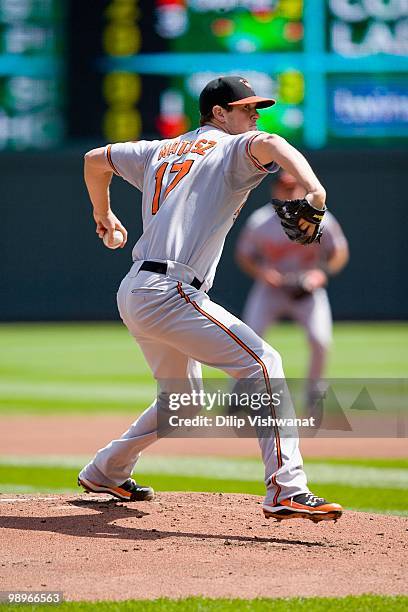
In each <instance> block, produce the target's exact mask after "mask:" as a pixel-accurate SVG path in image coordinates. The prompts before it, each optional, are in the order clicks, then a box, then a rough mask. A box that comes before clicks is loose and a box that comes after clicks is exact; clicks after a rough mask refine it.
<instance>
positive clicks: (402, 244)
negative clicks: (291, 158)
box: [0, 151, 408, 321]
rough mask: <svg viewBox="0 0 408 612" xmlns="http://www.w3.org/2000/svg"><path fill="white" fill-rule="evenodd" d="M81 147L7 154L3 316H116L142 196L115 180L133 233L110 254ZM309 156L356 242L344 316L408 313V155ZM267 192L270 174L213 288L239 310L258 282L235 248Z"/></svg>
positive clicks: (339, 292) (339, 295) (0, 243)
mask: <svg viewBox="0 0 408 612" xmlns="http://www.w3.org/2000/svg"><path fill="white" fill-rule="evenodd" d="M82 153H83V152H82V151H76V152H61V153H43V154H38V153H36V154H21V153H20V154H5V153H3V154H1V155H0V163H1V170H0V198H1V201H0V206H1V220H2V223H1V240H0V253H1V281H0V287H1V305H0V320H2V321H23V320H70V319H74V320H89V319H116V318H117V312H116V303H115V292H116V288H117V286H118V284H119V281H120V279H121V278H122V276H123V275H124V274H125V273H126V271H127V269H128V268H129V266H130V261H131V246H132V244H133V243H134V242H135V241H136V239H137V237H138V236H139V234H140V231H141V219H140V211H139V202H140V195H139V193H138V192H137V191H136V190H135V189H133V188H131V187H130V186H129V185H127V184H126V183H125V182H124V181H122V180H121V179H117V178H115V179H114V181H113V188H112V201H113V208H114V210H115V211H116V212H117V214H118V216H119V217H120V218H121V219H122V221H123V223H124V224H125V225H126V226H127V228H128V230H129V246H128V247H127V248H126V250H122V251H120V252H118V251H109V250H108V249H106V248H105V247H104V246H103V245H102V243H101V241H100V240H99V239H97V237H96V235H95V230H94V224H93V219H92V217H91V207H90V205H89V203H88V200H87V195H86V191H85V188H84V185H83V180H82ZM306 155H307V157H308V159H309V160H310V162H311V164H312V166H313V167H314V168H315V170H316V172H317V174H318V175H319V177H320V178H321V180H322V182H323V184H324V185H325V187H326V189H327V193H328V206H329V207H330V209H331V210H332V211H333V212H334V213H335V215H336V216H337V218H338V219H339V220H340V221H341V223H342V225H343V227H344V229H345V232H346V235H347V236H348V239H349V242H350V248H351V261H350V264H349V266H348V268H347V269H346V270H345V271H344V272H343V273H342V274H341V275H340V276H339V277H338V278H335V279H333V280H332V282H331V285H330V295H331V299H332V305H333V311H334V315H335V317H336V318H338V319H404V318H407V315H408V308H407V302H408V281H407V265H406V264H407V246H406V245H407V238H406V237H407V233H408V215H407V208H408V201H407V192H408V188H407V179H408V172H407V168H408V163H407V162H408V154H407V153H406V152H401V151H400V152H392V151H385V152H384V151H383V152H380V151H366V152H357V151H352V152H350V151H344V152H327V151H325V152H318V153H317V152H313V153H306ZM209 187H210V186H209ZM268 192H269V185H268V182H267V179H266V180H265V181H264V183H263V184H262V185H261V187H260V188H259V189H258V190H257V191H256V192H254V193H253V194H252V195H251V197H250V199H249V200H248V203H247V204H246V206H245V207H244V209H243V211H242V213H241V215H240V217H239V218H238V220H237V222H236V224H235V226H234V228H233V229H232V231H231V233H230V234H229V236H228V238H227V242H226V247H225V251H224V255H223V257H222V259H221V262H220V265H219V268H218V272H217V277H216V282H215V285H214V288H213V289H212V292H211V296H212V297H213V299H215V300H217V301H218V302H220V303H221V304H223V305H224V306H226V307H228V308H230V309H231V310H232V311H233V312H234V313H236V314H239V313H240V311H241V308H242V304H243V302H244V299H245V296H246V293H247V291H248V288H249V286H250V281H249V279H248V278H246V277H245V276H244V275H243V274H242V273H241V272H240V271H239V270H238V269H237V268H236V266H235V264H234V261H233V247H234V244H235V241H236V237H237V234H238V232H239V230H240V227H241V226H242V223H243V222H244V221H245V219H246V217H247V216H248V214H249V213H250V212H251V211H252V210H253V209H254V208H255V207H257V206H260V205H262V204H263V203H264V202H265V201H266V200H267V198H268Z"/></svg>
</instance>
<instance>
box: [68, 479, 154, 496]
mask: <svg viewBox="0 0 408 612" xmlns="http://www.w3.org/2000/svg"><path fill="white" fill-rule="evenodd" d="M78 486H79V487H83V488H84V489H85V491H86V492H87V493H109V494H110V495H113V496H114V497H117V498H118V499H120V500H122V501H132V502H133V501H151V500H152V499H153V498H154V490H153V489H152V487H144V486H143V485H139V484H137V482H135V481H134V480H133V478H128V479H127V480H126V481H125V482H124V483H123V484H121V485H118V486H117V487H110V486H109V485H101V484H96V483H94V482H91V481H90V480H87V479H86V478H83V477H81V478H78Z"/></svg>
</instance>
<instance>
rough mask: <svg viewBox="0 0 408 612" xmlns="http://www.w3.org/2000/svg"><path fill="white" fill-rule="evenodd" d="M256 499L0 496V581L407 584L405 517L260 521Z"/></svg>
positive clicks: (148, 589)
mask: <svg viewBox="0 0 408 612" xmlns="http://www.w3.org/2000/svg"><path fill="white" fill-rule="evenodd" d="M260 503H261V498H259V497H255V496H250V495H247V496H242V495H226V494H225V495H224V494H219V493H160V494H159V495H158V496H157V499H156V500H155V501H153V502H144V503H121V502H115V501H113V500H112V499H111V498H109V496H101V495H99V496H91V495H81V496H51V495H50V496H42V497H33V496H24V495H19V496H12V495H1V496H0V539H1V560H0V565H1V567H0V590H3V591H4V590H11V589H15V590H16V589H18V590H55V591H63V592H64V594H65V597H66V598H67V599H75V600H78V599H87V600H95V599H128V598H137V599H144V598H156V597H160V596H167V597H185V596H189V595H204V596H208V597H243V598H245V597H249V598H252V597H258V596H263V597H279V596H280V597H282V596H295V595H303V596H311V595H333V596H334V595H336V596H341V595H346V594H360V593H378V594H402V593H407V584H408V576H407V569H406V563H405V562H404V559H405V550H404V544H405V543H406V536H407V531H408V519H407V518H403V517H390V516H382V515H378V514H366V513H358V512H346V513H345V514H344V516H343V517H342V518H341V519H340V521H338V522H337V523H336V524H334V523H332V522H327V523H319V524H317V525H315V524H314V523H312V522H311V521H305V520H301V519H299V520H296V521H295V520H294V521H286V522H282V523H280V524H279V523H277V522H275V521H267V520H265V519H264V518H263V516H262V513H261V506H260Z"/></svg>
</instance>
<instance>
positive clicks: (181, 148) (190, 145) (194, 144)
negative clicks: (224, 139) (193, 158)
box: [158, 138, 217, 159]
mask: <svg viewBox="0 0 408 612" xmlns="http://www.w3.org/2000/svg"><path fill="white" fill-rule="evenodd" d="M216 144H217V142H216V141H215V140H206V139H205V138H199V139H197V140H179V139H176V140H172V141H170V142H169V143H167V144H165V145H164V146H163V147H162V148H161V149H160V151H159V157H158V159H163V157H168V156H169V155H177V156H181V155H185V154H186V153H197V154H198V155H205V154H206V153H207V151H209V150H210V149H212V148H213V147H215V146H216Z"/></svg>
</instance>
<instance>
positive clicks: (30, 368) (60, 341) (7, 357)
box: [0, 323, 408, 414]
mask: <svg viewBox="0 0 408 612" xmlns="http://www.w3.org/2000/svg"><path fill="white" fill-rule="evenodd" d="M267 339H268V341H269V342H270V343H271V344H272V346H274V347H275V348H276V349H277V350H279V351H280V353H281V354H282V357H283V363H284V368H285V373H286V376H287V377H288V378H296V377H303V376H304V375H305V372H306V361H307V346H306V343H305V339H304V336H303V334H302V331H301V330H300V329H299V328H298V327H295V326H293V325H291V324H288V323H287V324H282V325H279V326H278V327H276V328H273V329H271V331H270V333H269V334H268V338H267ZM0 346H1V347H2V351H1V352H0V411H2V412H12V413H13V414H15V413H16V412H23V413H27V412H42V413H45V412H52V413H56V412H63V413H65V412H81V413H83V412H90V411H93V412H102V411H103V412H118V411H120V412H127V413H130V412H131V413H132V414H134V413H135V412H137V411H138V410H141V409H142V408H144V407H145V406H146V405H148V404H149V403H150V402H151V399H152V397H153V396H154V394H155V391H156V388H155V384H154V381H153V379H152V376H151V373H150V371H149V369H148V367H147V365H146V363H145V361H144V358H143V355H142V353H141V351H140V349H139V348H138V346H137V345H136V344H135V343H134V341H133V340H132V338H131V337H130V336H129V334H128V333H127V331H126V329H125V328H124V326H123V325H122V324H121V323H104V324H99V323H98V324H96V323H95V324H73V323H72V324H62V325H58V324H49V325H46V324H44V325H43V324H15V325H9V324H3V325H0ZM407 372H408V324H405V323H381V324H380V323H378V324H377V323H364V324H363V323H338V324H336V326H335V330H334V346H333V351H332V355H331V359H330V362H329V367H328V372H327V376H328V377H333V378H334V377H338V378H341V377H344V378H347V377H350V378H370V377H373V378H375V377H377V378H386V377H400V378H404V377H406V375H407ZM204 375H207V376H210V375H211V376H213V377H220V376H222V373H220V372H219V371H216V370H211V369H210V368H205V371H204Z"/></svg>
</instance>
